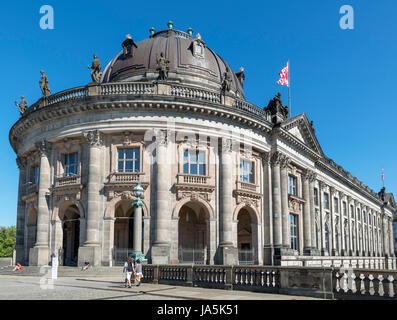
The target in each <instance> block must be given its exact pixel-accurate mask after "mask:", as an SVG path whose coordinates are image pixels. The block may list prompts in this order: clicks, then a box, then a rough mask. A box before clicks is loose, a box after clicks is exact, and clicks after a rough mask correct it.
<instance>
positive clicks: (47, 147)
mask: <svg viewBox="0 0 397 320" xmlns="http://www.w3.org/2000/svg"><path fill="white" fill-rule="evenodd" d="M35 146H36V148H37V150H38V152H39V154H40V156H46V157H49V154H50V152H51V147H52V144H51V142H48V141H46V140H42V141H39V142H36V143H35Z"/></svg>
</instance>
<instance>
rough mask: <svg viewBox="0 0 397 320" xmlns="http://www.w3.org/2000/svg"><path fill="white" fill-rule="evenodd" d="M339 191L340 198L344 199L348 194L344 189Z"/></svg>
mask: <svg viewBox="0 0 397 320" xmlns="http://www.w3.org/2000/svg"><path fill="white" fill-rule="evenodd" d="M338 193H339V199H340V200H342V198H344V197H345V196H346V194H345V193H344V192H343V191H338Z"/></svg>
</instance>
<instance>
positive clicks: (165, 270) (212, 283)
mask: <svg viewBox="0 0 397 320" xmlns="http://www.w3.org/2000/svg"><path fill="white" fill-rule="evenodd" d="M332 272H333V269H331V268H293V267H273V266H223V265H215V266H202V265H143V280H142V281H144V282H151V283H160V284H172V285H184V286H200V287H209V288H219V289H228V290H232V289H235V290H247V291H259V292H269V293H270V292H272V293H282V294H295V295H305V296H313V297H320V298H327V299H329V298H333V283H332V279H333V278H332Z"/></svg>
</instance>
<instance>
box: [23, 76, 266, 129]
mask: <svg viewBox="0 0 397 320" xmlns="http://www.w3.org/2000/svg"><path fill="white" fill-rule="evenodd" d="M126 94H129V95H137V96H141V95H154V94H159V95H163V96H164V95H165V96H172V97H180V98H186V99H191V100H195V101H197V100H198V101H206V102H209V103H214V104H219V105H222V106H223V105H224V107H228V108H231V109H237V110H241V111H244V112H243V113H248V114H251V115H255V116H257V117H260V118H261V119H263V120H266V121H269V122H270V115H269V113H268V112H267V111H265V110H263V109H261V108H259V107H257V106H255V105H253V104H251V103H248V102H246V101H244V100H241V99H239V98H233V97H228V98H230V99H226V100H225V99H222V95H221V92H220V90H219V91H215V90H206V89H202V88H199V87H194V86H187V85H181V84H172V83H161V84H158V83H152V82H113V83H103V84H99V85H89V86H82V87H77V88H73V89H68V90H65V91H62V92H59V93H55V94H53V95H51V96H49V97H46V98H44V97H43V98H41V99H40V100H39V101H37V102H36V103H34V104H32V105H31V106H30V107H28V109H27V110H26V111H25V113H24V114H23V117H24V116H26V115H28V114H30V113H32V112H33V111H35V110H38V109H41V108H43V107H45V106H49V105H53V104H57V103H59V102H64V101H73V100H79V99H80V100H82V99H85V98H88V97H92V96H113V95H126ZM223 100H225V101H223Z"/></svg>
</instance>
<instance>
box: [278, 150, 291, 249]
mask: <svg viewBox="0 0 397 320" xmlns="http://www.w3.org/2000/svg"><path fill="white" fill-rule="evenodd" d="M289 163H290V159H289V158H288V157H287V156H284V155H283V156H282V160H281V163H280V164H281V181H280V183H281V217H282V235H283V236H282V237H283V240H282V241H283V247H284V248H286V249H287V251H286V253H287V252H288V249H290V248H291V235H290V233H291V231H290V225H289V208H288V165H289Z"/></svg>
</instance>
